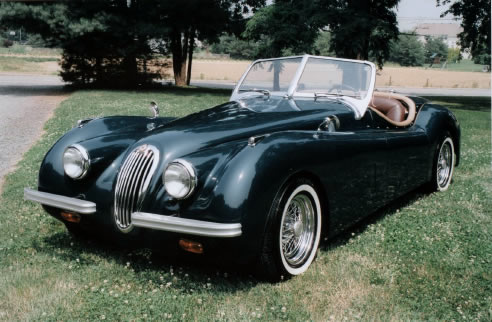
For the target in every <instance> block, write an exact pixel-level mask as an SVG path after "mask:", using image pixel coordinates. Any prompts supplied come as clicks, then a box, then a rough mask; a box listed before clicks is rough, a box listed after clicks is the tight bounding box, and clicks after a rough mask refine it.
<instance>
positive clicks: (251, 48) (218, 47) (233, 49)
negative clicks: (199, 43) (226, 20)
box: [211, 34, 259, 59]
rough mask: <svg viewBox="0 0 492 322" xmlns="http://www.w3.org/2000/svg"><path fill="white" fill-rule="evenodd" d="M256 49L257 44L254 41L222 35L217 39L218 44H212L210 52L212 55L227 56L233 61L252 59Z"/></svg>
mask: <svg viewBox="0 0 492 322" xmlns="http://www.w3.org/2000/svg"><path fill="white" fill-rule="evenodd" d="M258 48H259V43H258V42H256V41H252V40H244V39H240V38H238V37H236V36H234V35H227V34H224V35H222V36H220V37H219V41H218V42H216V43H214V44H212V46H211V51H212V53H214V54H228V55H230V57H231V58H233V59H254V58H255V57H256V56H257V52H258Z"/></svg>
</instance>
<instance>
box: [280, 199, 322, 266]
mask: <svg viewBox="0 0 492 322" xmlns="http://www.w3.org/2000/svg"><path fill="white" fill-rule="evenodd" d="M315 228H316V224H315V210H314V207H313V202H312V201H311V199H310V198H309V196H308V195H306V194H305V193H299V194H297V195H295V196H294V198H292V199H291V201H290V203H289V204H288V205H286V206H285V208H284V213H283V220H282V226H281V230H280V236H281V246H282V247H281V248H282V253H283V256H284V258H285V260H286V261H287V263H288V264H289V265H290V266H292V267H297V266H299V265H300V264H302V263H303V262H304V261H305V260H306V258H307V257H308V256H309V255H310V253H311V250H312V248H313V240H314V236H315Z"/></svg>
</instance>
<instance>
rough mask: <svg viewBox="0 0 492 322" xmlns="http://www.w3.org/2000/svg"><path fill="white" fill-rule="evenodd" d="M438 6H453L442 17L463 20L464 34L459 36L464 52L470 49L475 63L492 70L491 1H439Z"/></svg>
mask: <svg viewBox="0 0 492 322" xmlns="http://www.w3.org/2000/svg"><path fill="white" fill-rule="evenodd" d="M437 4H438V5H441V4H451V6H450V7H449V9H448V10H446V11H445V12H443V14H442V15H443V16H444V15H447V14H452V15H454V16H455V17H460V18H461V19H462V21H461V26H462V27H463V32H461V33H460V34H459V35H458V36H459V38H460V46H461V48H462V50H464V49H469V50H470V52H471V54H472V56H473V60H474V61H475V63H477V64H484V65H488V67H489V70H490V58H491V57H490V53H491V51H490V50H491V47H490V41H491V39H490V26H491V20H490V15H491V10H490V8H491V2H490V0H437Z"/></svg>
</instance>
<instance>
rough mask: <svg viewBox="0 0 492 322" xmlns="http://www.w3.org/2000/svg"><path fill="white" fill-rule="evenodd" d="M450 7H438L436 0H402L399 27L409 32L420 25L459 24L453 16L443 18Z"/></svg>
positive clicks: (398, 14)
mask: <svg viewBox="0 0 492 322" xmlns="http://www.w3.org/2000/svg"><path fill="white" fill-rule="evenodd" d="M447 8H449V5H446V6H442V5H441V6H439V7H437V6H436V0H401V1H400V3H399V4H398V10H397V16H398V26H399V28H400V30H401V31H409V30H412V29H413V28H415V26H416V25H418V24H420V23H429V22H430V23H459V22H458V21H456V20H454V18H453V16H452V15H448V16H446V17H444V18H441V17H440V16H441V13H443V12H444V11H446V9H447Z"/></svg>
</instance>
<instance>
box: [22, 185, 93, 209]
mask: <svg viewBox="0 0 492 322" xmlns="http://www.w3.org/2000/svg"><path fill="white" fill-rule="evenodd" d="M24 199H26V200H31V201H35V202H39V203H40V204H43V205H46V206H51V207H55V208H60V209H62V210H70V211H74V212H77V213H80V214H92V213H95V212H96V204H95V203H93V202H90V201H87V200H81V199H77V198H70V197H65V196H60V195H56V194H53V193H47V192H41V191H37V190H33V189H29V188H24Z"/></svg>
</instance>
